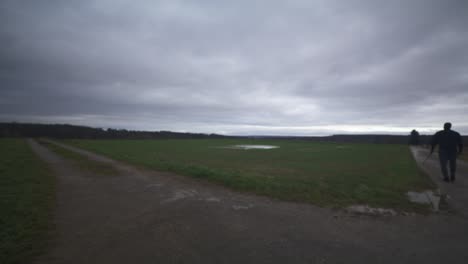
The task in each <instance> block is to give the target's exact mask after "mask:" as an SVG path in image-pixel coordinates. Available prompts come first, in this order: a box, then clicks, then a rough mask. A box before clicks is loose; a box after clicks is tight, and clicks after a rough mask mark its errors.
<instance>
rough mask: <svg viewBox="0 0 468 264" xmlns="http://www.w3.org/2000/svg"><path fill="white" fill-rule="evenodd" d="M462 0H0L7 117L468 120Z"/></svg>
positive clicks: (92, 121)
mask: <svg viewBox="0 0 468 264" xmlns="http://www.w3.org/2000/svg"><path fill="white" fill-rule="evenodd" d="M466 14H468V4H467V2H466V1H455V0H452V1H442V0H439V1H422V0H421V1H371V0H368V1H357V0H356V1H325V0H323V1H226V2H221V1H102V0H101V1H72V2H70V1H2V2H1V3H0V41H1V43H2V48H1V49H0V87H1V91H0V93H1V98H0V119H2V120H16V121H40V122H67V123H77V124H87V125H93V126H103V127H109V126H110V127H121V128H132V129H158V130H159V129H171V130H180V131H202V132H218V133H219V132H224V133H235V134H249V133H252V134H257V133H259V134H301V135H302V134H328V133H339V132H366V131H373V132H386V131H387V132H392V133H406V131H409V130H411V129H412V128H417V129H420V130H422V131H428V132H429V131H432V130H434V129H438V128H439V127H440V126H441V124H442V123H443V122H444V121H446V120H451V121H452V122H453V123H454V128H458V129H459V130H460V129H461V130H462V132H464V133H468V129H467V128H468V123H467V121H466V118H465V114H466V113H467V111H468V103H467V102H468V89H467V88H468V66H467V65H468V48H467V47H468V30H467V27H466V25H468V16H466Z"/></svg>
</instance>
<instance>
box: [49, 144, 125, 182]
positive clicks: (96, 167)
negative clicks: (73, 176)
mask: <svg viewBox="0 0 468 264" xmlns="http://www.w3.org/2000/svg"><path fill="white" fill-rule="evenodd" d="M40 143H41V144H42V145H44V146H46V147H47V148H48V149H50V150H52V151H53V152H55V153H56V154H58V155H59V156H61V157H63V158H65V159H67V160H69V161H71V162H73V164H74V165H76V166H77V167H78V168H79V169H80V170H84V171H88V172H91V173H93V174H94V175H101V176H106V175H117V174H118V173H119V172H118V171H117V170H116V169H115V168H114V167H113V166H112V165H110V164H107V163H103V162H98V161H95V160H92V159H89V158H88V157H86V156H84V155H81V154H78V153H76V152H74V151H71V150H68V149H65V148H63V147H61V146H58V145H56V144H53V143H49V142H47V141H44V140H40Z"/></svg>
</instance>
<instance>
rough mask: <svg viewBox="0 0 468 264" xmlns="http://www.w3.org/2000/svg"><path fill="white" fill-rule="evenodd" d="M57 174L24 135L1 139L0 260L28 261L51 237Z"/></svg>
mask: <svg viewBox="0 0 468 264" xmlns="http://www.w3.org/2000/svg"><path fill="white" fill-rule="evenodd" d="M54 200H55V178H54V176H53V175H52V173H51V172H50V171H49V169H48V168H47V166H46V164H44V163H43V162H42V161H41V160H40V159H39V158H38V157H36V156H35V155H34V153H33V152H32V151H31V149H30V148H29V146H28V144H27V143H26V142H25V141H24V140H21V139H0V262H1V263H3V264H7V263H29V262H31V261H32V259H33V258H34V257H35V256H37V255H39V254H41V253H42V252H43V251H44V250H45V248H46V246H47V243H48V241H49V237H48V236H49V234H50V233H49V231H50V230H51V227H52V226H51V225H52V224H51V221H50V219H51V218H52V217H51V216H52V215H51V214H52V209H53V204H54Z"/></svg>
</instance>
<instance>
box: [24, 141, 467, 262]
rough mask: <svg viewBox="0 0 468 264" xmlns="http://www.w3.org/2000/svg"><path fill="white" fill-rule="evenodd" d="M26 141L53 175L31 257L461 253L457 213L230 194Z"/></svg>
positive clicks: (253, 258) (240, 258) (276, 258)
mask: <svg viewBox="0 0 468 264" xmlns="http://www.w3.org/2000/svg"><path fill="white" fill-rule="evenodd" d="M29 143H30V145H31V147H32V148H33V150H34V151H35V152H36V153H37V154H38V155H39V156H40V157H41V158H42V159H44V160H45V161H46V162H48V163H49V164H50V166H51V167H52V169H53V170H54V172H55V173H56V175H57V177H58V184H57V185H58V189H57V199H58V201H57V208H56V213H55V215H56V219H55V223H56V226H57V236H56V237H57V238H56V243H55V246H54V247H53V248H51V249H50V252H48V253H47V254H46V255H44V256H42V257H41V258H40V259H39V260H38V263H363V262H367V263H372V262H373V263H395V262H402V263H419V262H424V263H440V262H441V261H451V262H452V263H464V261H465V260H466V258H468V252H467V251H466V248H465V245H466V244H467V242H468V240H467V236H466V235H467V234H468V229H467V228H468V225H467V222H466V220H465V219H463V218H460V217H455V216H448V215H430V216H419V215H416V216H411V217H408V216H393V217H367V216H356V215H349V214H346V213H344V212H343V211H338V210H331V209H326V208H319V207H316V206H313V205H308V204H298V203H288V202H281V201H275V200H271V199H268V198H264V197H258V196H255V195H250V194H241V193H236V192H232V191H230V190H227V189H226V188H223V187H220V186H216V185H213V184H210V183H203V182H200V181H196V180H194V179H191V178H187V177H182V176H179V175H174V174H171V173H162V172H156V171H149V170H144V169H140V168H135V167H133V166H130V165H127V164H122V163H120V162H116V161H113V160H110V159H108V158H105V157H102V156H99V155H96V154H93V153H89V152H87V151H83V150H77V149H76V148H73V147H70V146H66V147H67V148H69V149H71V150H74V151H78V152H80V153H81V154H84V155H87V156H89V157H92V158H93V159H95V160H100V161H102V162H108V163H111V164H112V165H114V166H115V167H116V168H117V169H118V171H119V175H115V176H114V177H90V175H86V172H83V171H80V170H78V169H77V168H75V167H73V166H72V165H71V164H70V163H69V162H67V161H66V160H64V159H62V158H60V157H58V156H57V155H55V154H54V153H52V152H51V151H49V150H48V149H46V148H45V147H43V146H41V145H39V144H38V143H37V142H35V141H34V140H29ZM91 176H92V175H91ZM441 241H443V243H441Z"/></svg>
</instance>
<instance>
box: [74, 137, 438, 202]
mask: <svg viewBox="0 0 468 264" xmlns="http://www.w3.org/2000/svg"><path fill="white" fill-rule="evenodd" d="M67 143H70V144H73V145H76V146H78V147H82V148H85V149H88V150H91V151H94V152H97V153H100V154H104V155H107V156H109V157H112V158H114V159H118V160H123V161H126V162H129V163H133V164H137V165H143V166H146V167H149V168H154V169H157V170H165V171H172V172H176V173H179V174H183V175H189V176H192V177H195V178H202V179H206V180H210V181H213V182H217V183H220V184H222V185H225V186H227V187H230V188H233V189H235V190H240V191H248V192H254V193H257V194H261V195H267V196H271V197H274V198H279V199H283V200H290V201H301V202H310V203H313V204H317V205H321V206H332V207H343V206H347V205H351V204H369V205H371V206H378V207H391V208H395V209H402V210H408V211H420V210H426V209H427V206H421V205H417V204H413V203H411V202H409V201H408V199H407V197H406V192H407V191H409V190H413V191H418V190H424V189H431V188H434V187H435V186H434V184H433V183H432V182H431V180H430V179H429V178H428V177H427V176H425V175H424V174H422V173H420V171H419V170H418V167H417V165H416V163H415V162H414V160H413V158H412V156H411V153H410V151H409V149H408V147H407V146H401V145H373V144H334V143H317V142H307V141H295V140H274V141H271V140H244V139H222V140H221V139H219V140H218V139H211V140H75V141H67ZM236 144H262V145H265V144H267V145H268V144H270V145H277V146H279V148H277V149H271V150H242V149H233V148H225V147H226V146H230V145H236Z"/></svg>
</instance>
